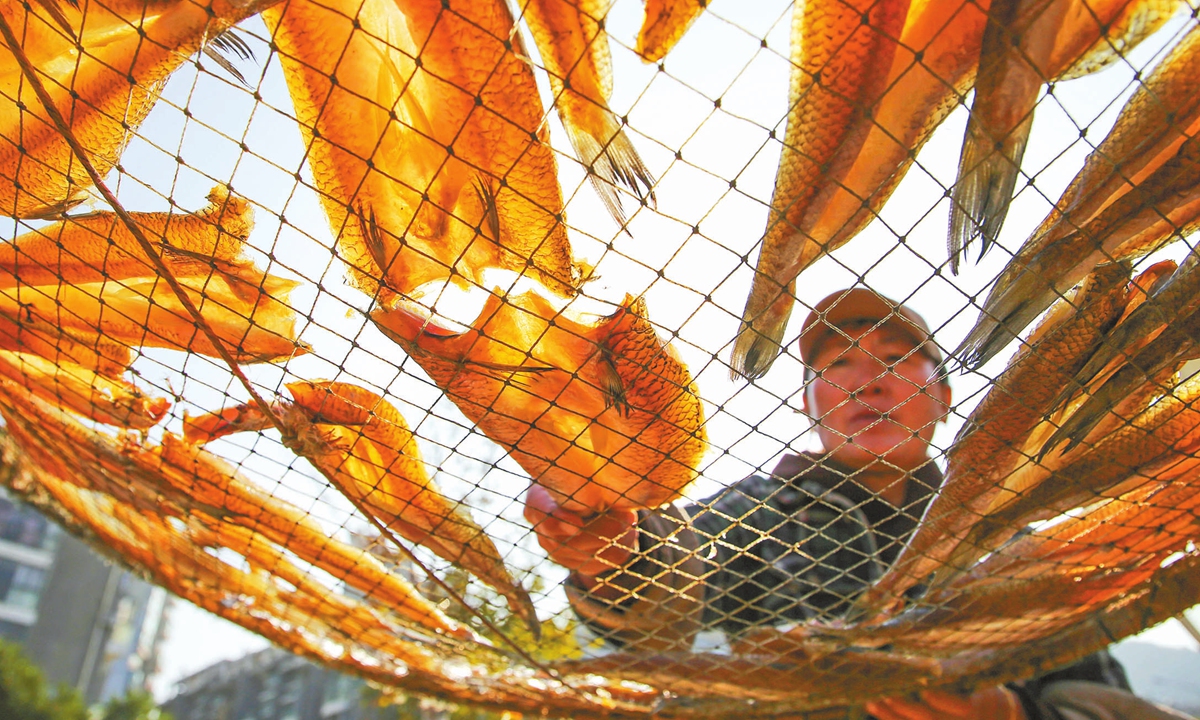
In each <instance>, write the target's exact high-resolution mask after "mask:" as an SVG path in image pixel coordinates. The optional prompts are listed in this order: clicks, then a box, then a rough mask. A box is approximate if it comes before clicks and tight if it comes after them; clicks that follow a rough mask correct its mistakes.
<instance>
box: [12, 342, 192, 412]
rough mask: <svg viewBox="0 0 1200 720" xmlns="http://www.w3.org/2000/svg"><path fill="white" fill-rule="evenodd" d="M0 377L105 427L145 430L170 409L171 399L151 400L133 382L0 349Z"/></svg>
mask: <svg viewBox="0 0 1200 720" xmlns="http://www.w3.org/2000/svg"><path fill="white" fill-rule="evenodd" d="M0 374H3V375H4V376H6V377H8V378H9V379H10V380H12V381H14V382H16V383H19V384H21V385H23V386H24V387H25V388H26V389H27V390H29V391H30V392H32V393H33V394H34V395H36V396H38V397H40V398H41V399H43V400H45V401H46V402H48V403H50V404H52V405H59V406H61V407H64V408H66V409H68V410H72V411H74V412H77V413H79V414H80V415H82V416H84V417H86V418H88V419H89V420H95V421H96V422H99V423H104V424H106V425H117V426H119V427H124V428H131V429H135V430H146V429H148V428H150V427H152V426H154V425H156V424H158V422H159V421H160V420H162V419H163V416H164V415H166V413H167V410H169V409H170V407H171V403H170V401H169V400H166V399H165V398H156V397H149V396H147V395H145V394H144V393H143V392H142V391H141V390H140V389H138V387H137V386H135V385H133V384H132V383H128V382H124V381H121V380H112V379H109V378H105V377H101V376H99V375H97V374H96V373H94V372H92V371H90V370H88V369H86V368H83V367H80V366H78V365H74V364H72V363H68V362H62V361H58V362H55V361H51V360H47V359H45V358H43V357H40V356H38V355H33V354H30V353H20V352H12V351H11V350H0Z"/></svg>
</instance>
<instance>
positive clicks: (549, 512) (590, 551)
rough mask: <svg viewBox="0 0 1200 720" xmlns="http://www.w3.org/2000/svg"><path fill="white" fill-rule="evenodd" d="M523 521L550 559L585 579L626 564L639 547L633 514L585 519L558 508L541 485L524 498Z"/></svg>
mask: <svg viewBox="0 0 1200 720" xmlns="http://www.w3.org/2000/svg"><path fill="white" fill-rule="evenodd" d="M525 519H526V520H528V521H529V524H530V525H532V526H533V530H534V532H536V533H537V537H538V542H539V543H540V544H541V546H542V548H543V549H544V550H545V551H546V554H548V555H549V556H550V559H551V560H553V561H554V562H556V563H558V564H559V565H562V566H563V567H565V568H566V569H568V570H571V571H573V572H575V573H578V574H579V575H581V576H583V577H584V578H591V577H594V576H596V575H598V574H600V573H602V572H604V571H605V570H611V569H613V568H614V567H620V566H622V565H624V564H626V563H627V562H629V558H630V557H632V556H633V553H634V551H635V550H636V549H637V546H638V544H637V513H635V512H634V511H632V510H611V511H609V512H606V513H603V514H600V515H593V516H592V517H590V518H587V519H584V518H582V517H580V516H579V515H576V514H575V513H572V512H567V511H566V510H563V509H562V508H561V507H559V506H558V503H556V502H554V499H553V498H552V497H550V493H549V492H547V491H546V489H545V488H543V487H541V486H540V485H531V486H530V488H529V492H528V493H526V495H525Z"/></svg>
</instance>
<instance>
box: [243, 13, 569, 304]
mask: <svg viewBox="0 0 1200 720" xmlns="http://www.w3.org/2000/svg"><path fill="white" fill-rule="evenodd" d="M426 5H427V4H426V3H417V2H413V3H408V4H406V5H405V4H401V5H397V4H396V3H394V2H392V0H338V1H337V2H334V3H332V4H329V3H316V2H310V1H309V0H291V1H290V2H289V3H288V4H287V5H285V6H280V7H276V8H271V9H269V10H268V11H266V12H264V13H263V17H264V19H265V20H266V22H267V26H268V28H269V29H270V30H271V32H272V36H273V38H274V42H275V43H276V45H277V46H278V47H279V49H280V60H281V64H282V66H283V69H284V74H285V77H286V79H287V82H288V88H289V91H290V93H291V95H292V99H293V101H294V104H295V107H296V114H297V118H298V120H299V122H300V127H301V133H302V135H303V136H304V138H305V141H306V144H307V145H308V147H309V163H310V165H311V167H312V170H313V175H314V177H315V178H316V181H317V187H318V190H319V191H320V193H321V196H322V205H323V207H324V209H325V212H326V215H327V216H328V217H329V219H330V223H331V226H332V228H333V230H334V234H335V237H337V243H338V249H339V252H340V254H341V256H342V257H343V259H345V260H346V262H347V263H348V264H349V266H350V272H351V276H352V280H353V281H354V283H355V284H356V285H357V286H358V287H359V288H360V289H362V290H364V291H365V292H367V293H369V294H374V293H375V292H376V291H377V290H378V289H379V287H380V285H381V283H382V284H383V285H384V286H386V287H388V288H390V289H391V290H392V291H395V292H398V293H401V294H406V293H410V292H411V291H413V290H414V289H415V288H417V287H420V286H421V285H424V284H426V283H428V282H431V281H434V280H443V279H446V278H449V277H453V278H454V279H455V280H456V281H457V282H460V283H466V284H470V283H476V284H477V283H479V282H480V281H481V277H482V272H483V271H484V270H485V269H486V268H490V267H499V268H505V269H510V270H515V271H518V272H520V271H525V272H528V273H530V274H531V275H532V276H533V277H536V278H538V279H539V280H541V281H543V282H545V283H547V284H550V285H553V286H555V287H557V288H558V289H559V290H560V291H562V292H571V291H573V288H574V284H575V278H574V272H575V270H574V267H573V265H572V261H571V252H570V245H569V243H568V240H567V236H566V229H565V226H563V225H562V224H561V222H560V220H561V215H562V210H563V200H562V194H561V191H560V190H559V187H558V181H557V172H556V166H555V163H554V157H553V156H552V155H551V153H550V148H549V146H548V145H547V144H545V134H544V133H545V128H544V127H542V126H541V117H542V108H541V104H540V99H539V96H538V94H537V89H536V84H535V82H534V78H533V74H532V71H531V70H530V68H529V67H528V66H527V65H525V63H524V61H523V60H521V59H520V58H519V57H518V55H517V54H516V51H515V50H514V49H512V46H511V43H510V44H509V46H508V47H506V46H505V42H506V41H507V39H508V37H509V33H510V32H511V31H512V29H513V23H512V17H511V15H510V14H509V13H508V10H507V8H505V7H502V3H496V2H487V3H478V4H476V5H474V6H472V11H471V13H472V14H471V16H470V18H469V19H467V18H463V17H461V16H459V15H457V14H455V12H453V11H452V10H447V11H446V12H445V13H444V14H443V13H442V12H441V11H442V6H441V4H440V3H434V4H433V5H429V6H426ZM434 5H436V7H435V6H434ZM476 16H478V17H476ZM473 21H477V22H478V23H479V25H478V26H476V25H473V24H472V22H473ZM355 24H357V25H358V27H357V28H356V27H355ZM455 34H457V37H455ZM455 41H458V42H461V43H463V44H464V47H465V46H470V47H471V48H472V51H471V52H470V53H462V52H458V48H457V47H456V46H455V45H454V43H455ZM418 54H419V55H420V56H421V66H420V68H418V66H417V65H416V62H415V58H416V57H417V55H418ZM330 77H336V78H337V83H336V84H334V83H332V82H331V81H330V79H329V78H330ZM460 88H461V89H460ZM476 98H479V102H480V103H481V104H480V105H478V106H477V105H476ZM530 263H532V265H530Z"/></svg>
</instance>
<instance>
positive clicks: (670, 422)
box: [371, 290, 706, 516]
mask: <svg viewBox="0 0 1200 720" xmlns="http://www.w3.org/2000/svg"><path fill="white" fill-rule="evenodd" d="M559 300H565V299H562V298H560V299H559ZM371 317H372V319H373V320H374V321H375V323H376V325H377V326H379V328H380V329H381V330H382V331H383V332H384V333H385V334H386V335H387V336H388V337H390V338H392V339H393V340H395V341H396V342H397V343H399V344H400V345H401V346H402V347H404V348H405V350H406V351H407V352H408V353H409V355H410V356H412V358H413V359H414V360H415V361H416V362H417V363H418V364H419V365H420V366H421V367H422V368H423V369H424V370H425V372H426V373H428V374H429V376H430V377H431V378H432V379H433V381H434V382H435V383H436V384H437V385H438V387H440V388H442V390H443V391H444V392H445V393H446V395H447V397H449V398H450V399H451V400H452V401H453V402H454V403H455V404H456V405H457V406H458V408H459V409H460V410H461V411H462V412H463V414H465V415H466V416H467V418H469V419H470V420H471V421H472V422H473V423H475V425H476V426H477V427H478V428H479V429H480V430H482V431H483V432H484V433H485V434H486V435H487V436H488V437H489V438H491V439H492V440H493V441H495V442H497V443H499V444H500V445H501V446H502V447H504V448H506V449H507V450H508V451H509V453H510V455H512V457H513V459H514V460H516V461H517V463H518V464H520V465H521V467H523V468H524V469H525V471H526V472H528V473H529V475H530V477H531V478H532V479H533V480H534V482H537V483H538V484H540V485H542V486H543V487H545V488H546V489H547V490H549V491H550V493H551V495H552V496H553V497H554V499H555V501H556V502H558V503H559V504H560V505H561V506H563V507H564V508H565V509H567V510H569V511H571V512H576V513H579V514H581V515H584V516H588V515H591V514H593V513H599V512H603V511H605V510H607V509H610V508H617V509H634V508H657V507H659V506H661V505H663V504H665V503H667V502H670V501H671V500H674V499H676V498H678V497H679V495H680V493H681V492H682V490H683V489H684V488H685V487H686V486H687V485H688V484H690V483H691V482H692V480H693V479H695V477H696V468H697V467H698V465H699V462H700V460H701V459H702V457H703V455H704V451H705V448H706V445H705V440H704V424H703V410H702V407H701V404H700V400H699V397H698V396H697V394H696V390H695V387H694V385H693V384H692V380H691V376H690V375H689V373H688V371H687V368H686V367H685V366H684V365H683V363H682V362H681V361H680V360H679V358H678V357H677V356H676V355H675V353H674V351H673V350H672V349H671V348H670V346H668V345H667V344H665V343H664V342H662V340H660V339H659V338H658V335H657V333H656V332H655V331H654V328H653V326H652V325H651V324H650V322H649V320H648V319H647V317H646V309H645V303H644V301H642V300H640V299H635V298H632V297H626V299H625V301H624V302H623V303H622V304H621V306H620V307H619V308H618V309H617V311H616V312H615V313H613V314H612V315H609V316H607V317H600V318H591V317H582V318H573V317H571V316H569V315H568V314H566V313H564V312H562V304H561V303H558V302H555V301H554V300H553V299H552V298H551V296H549V295H546V294H543V293H542V292H541V291H537V290H530V291H526V292H522V293H519V294H517V293H509V294H508V296H507V297H504V298H502V297H501V296H500V295H499V294H496V293H493V294H491V295H490V296H489V298H488V299H487V302H486V303H485V305H484V308H483V311H482V312H481V313H480V314H479V316H478V318H477V319H476V320H475V322H474V324H473V325H472V327H471V328H470V329H469V330H467V331H465V332H456V331H453V330H450V329H448V328H444V327H439V326H438V325H437V324H436V322H434V321H433V320H432V319H431V318H430V317H429V316H428V315H427V314H425V313H422V312H421V311H420V310H419V309H414V308H406V307H404V306H402V305H395V306H392V307H381V308H378V309H376V310H375V311H374V312H373V313H372V316H371Z"/></svg>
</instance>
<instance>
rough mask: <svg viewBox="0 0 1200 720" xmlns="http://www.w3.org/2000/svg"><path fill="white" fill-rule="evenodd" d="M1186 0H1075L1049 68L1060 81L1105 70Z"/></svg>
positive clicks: (1147, 35)
mask: <svg viewBox="0 0 1200 720" xmlns="http://www.w3.org/2000/svg"><path fill="white" fill-rule="evenodd" d="M1185 5H1186V2H1185V0H1089V1H1088V2H1072V3H1071V6H1070V8H1068V10H1067V17H1066V21H1065V22H1064V23H1063V27H1062V30H1061V31H1060V32H1059V35H1058V37H1057V38H1056V39H1055V42H1054V50H1053V51H1052V52H1051V54H1050V62H1049V68H1050V70H1051V72H1052V74H1053V77H1054V79H1055V80H1056V81H1057V82H1063V81H1065V80H1073V79H1075V78H1078V77H1083V76H1084V75H1089V74H1091V73H1094V72H1097V71H1099V70H1103V69H1104V68H1106V67H1108V66H1109V65H1111V64H1112V63H1114V62H1116V61H1118V60H1120V59H1121V58H1123V57H1124V56H1125V54H1126V53H1128V52H1129V51H1130V50H1131V49H1133V48H1134V47H1136V46H1137V44H1138V43H1140V42H1141V41H1142V40H1145V39H1146V38H1148V37H1149V36H1151V35H1153V34H1154V33H1155V32H1156V31H1157V30H1158V29H1159V28H1161V27H1162V26H1163V25H1164V24H1165V23H1166V22H1167V21H1168V20H1170V19H1171V17H1172V16H1173V15H1174V14H1175V13H1176V11H1178V10H1179V9H1180V8H1181V7H1184V6H1185Z"/></svg>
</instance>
